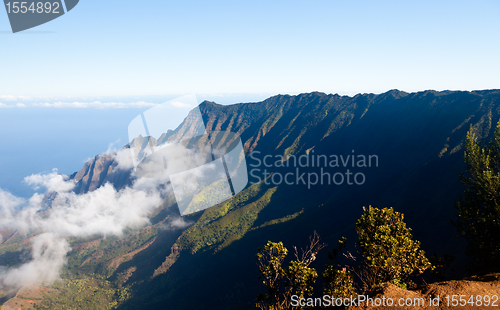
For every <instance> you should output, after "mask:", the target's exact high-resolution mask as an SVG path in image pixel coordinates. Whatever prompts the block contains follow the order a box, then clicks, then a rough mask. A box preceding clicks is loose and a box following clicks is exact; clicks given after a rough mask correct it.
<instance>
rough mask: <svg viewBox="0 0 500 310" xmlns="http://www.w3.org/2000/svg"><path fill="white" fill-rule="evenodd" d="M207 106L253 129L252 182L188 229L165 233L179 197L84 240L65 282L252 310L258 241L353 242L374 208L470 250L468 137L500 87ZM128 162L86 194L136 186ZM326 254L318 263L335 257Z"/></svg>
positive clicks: (168, 301) (132, 298)
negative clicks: (142, 223) (458, 229)
mask: <svg viewBox="0 0 500 310" xmlns="http://www.w3.org/2000/svg"><path fill="white" fill-rule="evenodd" d="M200 110H201V112H202V115H203V118H204V120H205V123H206V124H207V131H225V130H227V131H232V132H235V133H238V134H240V135H241V139H242V142H243V145H244V149H245V154H246V160H247V165H248V172H249V181H250V184H249V185H248V187H247V188H246V189H245V190H243V191H242V192H241V193H239V194H238V195H236V196H235V197H233V198H232V199H230V200H228V201H226V202H224V203H221V204H219V205H217V206H214V207H212V208H209V209H207V210H204V211H202V212H199V213H196V214H193V215H191V216H187V217H185V220H186V221H189V222H192V223H193V224H192V225H191V226H190V227H188V228H185V229H183V230H182V229H175V230H174V229H164V226H165V223H169V219H171V218H172V217H173V216H175V215H178V210H177V208H176V205H175V199H173V198H171V197H170V198H167V199H166V201H165V202H164V204H163V206H162V208H161V209H160V210H159V212H158V213H156V214H154V215H153V216H152V219H151V222H152V225H151V226H148V227H146V228H144V229H142V230H140V231H138V232H130V234H128V235H127V236H126V237H125V238H124V239H113V238H107V239H100V238H95V239H92V240H72V247H73V249H74V250H73V251H72V252H71V253H70V254H69V257H68V266H67V268H66V270H65V272H64V275H63V278H68V279H74V278H78V279H81V278H84V279H87V277H91V278H93V279H98V278H99V277H101V278H102V279H101V278H99V279H101V280H99V281H101V282H99V283H101V284H99V285H101V286H103V287H108V286H111V287H113V288H114V290H116V294H115V295H116V296H121V297H120V298H121V299H120V298H118V297H116V298H115V299H114V301H116V302H118V305H119V309H164V308H169V309H253V308H254V307H255V296H256V295H257V293H258V292H259V291H260V289H261V288H260V287H259V281H257V277H258V269H257V266H256V259H255V254H256V249H257V248H258V247H261V246H262V245H263V244H265V243H266V242H267V241H268V240H272V241H283V242H284V243H285V244H290V245H293V244H295V245H298V246H300V245H301V244H306V243H307V238H308V236H309V235H311V234H312V232H313V231H314V230H316V231H317V232H318V234H319V235H320V236H321V237H322V240H323V241H324V242H327V243H328V244H329V245H330V247H334V246H335V245H336V241H337V240H338V238H340V237H341V236H346V237H348V238H349V237H351V239H353V236H354V234H355V231H354V222H355V221H356V219H357V218H359V216H360V215H361V214H362V206H368V205H374V206H378V207H393V208H394V209H395V210H397V211H398V212H402V213H404V214H405V219H406V221H407V223H408V226H409V227H412V229H413V231H412V232H413V235H414V236H415V238H416V239H417V240H420V241H421V242H422V248H423V249H424V250H425V251H426V252H428V253H434V252H437V253H439V254H444V253H448V254H453V255H456V256H457V257H459V258H460V257H463V251H462V250H461V249H463V248H464V246H463V244H462V243H461V242H462V241H460V240H459V239H457V237H456V236H455V230H454V228H453V226H452V224H451V220H452V219H453V218H454V216H455V210H454V201H455V200H456V199H457V198H458V197H459V196H460V194H461V193H462V191H463V188H462V186H461V185H460V183H459V181H458V174H459V173H462V172H463V171H464V169H465V166H464V164H463V142H464V138H465V136H466V133H467V130H468V129H469V128H470V126H471V125H472V126H473V127H474V128H475V130H476V131H477V133H478V135H479V136H480V138H486V137H488V136H491V135H492V133H493V130H494V128H495V124H496V123H497V122H498V120H499V118H500V91H498V90H491V91H475V92H462V91H444V92H436V91H425V92H418V93H405V92H402V91H398V90H392V91H389V92H386V93H383V94H380V95H374V94H359V95H356V96H354V97H349V96H339V95H326V94H323V93H318V92H314V93H308V94H301V95H297V96H288V95H279V96H274V97H271V98H269V99H267V100H265V101H263V102H257V103H241V104H234V105H229V106H223V105H219V104H216V103H214V102H203V103H202V104H201V105H200ZM192 125H193V124H191V123H190V118H189V117H188V118H186V120H185V121H184V122H183V123H182V124H181V125H180V126H179V127H178V128H177V129H175V130H173V131H169V132H168V133H165V134H164V135H163V136H161V137H154V139H155V140H154V141H153V142H154V143H163V142H166V141H168V142H173V141H179V140H181V139H182V137H183V136H184V135H185V134H186V133H188V132H189V131H190V129H191V128H192ZM148 139H149V138H148V137H140V138H138V139H136V140H135V141H133V142H132V143H137V144H138V145H143V144H145V143H148V142H149V141H148ZM127 147H129V146H127ZM305 154H308V155H309V156H305ZM306 160H309V161H308V162H307V163H306ZM280 163H281V164H280ZM117 166H118V162H117V160H116V157H115V155H113V154H112V155H105V156H96V157H95V158H94V159H92V160H91V161H89V162H88V163H86V164H85V167H84V168H83V169H82V170H81V171H80V172H78V173H75V174H74V175H72V178H74V179H75V180H76V181H77V182H78V183H77V184H78V185H77V187H76V192H77V193H86V192H88V191H92V190H94V189H96V188H98V187H100V186H102V185H103V184H105V183H107V182H111V183H112V184H113V185H114V186H115V188H117V189H121V188H123V187H125V186H127V185H130V184H132V183H133V181H134V180H133V179H132V178H133V177H132V174H131V171H130V170H122V169H118V167H117ZM287 175H288V178H287ZM301 176H302V177H301ZM315 176H316V177H318V178H319V179H316V178H315ZM280 177H281V178H280ZM321 178H322V179H321ZM259 181H262V182H260V183H259ZM315 181H316V183H315V184H314V182H315ZM341 181H342V182H341ZM287 183H288V184H287ZM199 198H200V199H203V197H199ZM13 240H16V239H15V238H13ZM323 254H324V255H321V253H320V255H319V257H318V259H317V261H316V262H315V264H316V265H317V266H320V267H322V266H324V265H325V264H326V263H327V260H328V259H327V255H326V251H325V253H323ZM313 267H314V266H313ZM457 272H458V271H457ZM96 275H98V276H96ZM96 281H97V280H96ZM123 290H125V292H126V294H125V293H123Z"/></svg>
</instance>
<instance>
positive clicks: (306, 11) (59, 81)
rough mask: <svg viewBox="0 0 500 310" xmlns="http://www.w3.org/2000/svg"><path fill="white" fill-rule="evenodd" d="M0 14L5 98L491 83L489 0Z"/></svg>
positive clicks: (494, 17) (348, 90)
mask: <svg viewBox="0 0 500 310" xmlns="http://www.w3.org/2000/svg"><path fill="white" fill-rule="evenodd" d="M0 11H1V12H0V42H1V43H0V44H1V46H2V49H1V50H0V55H1V57H0V62H1V65H2V66H1V68H2V74H1V76H0V103H1V104H3V105H4V106H6V105H8V106H16V105H17V106H19V107H23V104H24V101H27V100H28V101H30V102H34V101H37V102H41V103H47V102H52V103H53V102H58V101H63V102H74V101H85V102H96V101H97V102H100V103H103V102H105V101H110V102H113V101H112V99H113V98H116V97H119V98H120V100H122V102H125V103H127V102H129V103H130V102H136V103H137V102H149V101H148V100H147V98H149V97H154V98H156V100H157V101H161V100H160V98H161V99H162V100H163V99H169V98H167V97H169V96H170V98H172V97H173V96H177V95H183V94H191V93H195V94H197V95H198V97H199V98H200V94H203V95H202V98H201V99H211V100H214V99H217V98H219V99H220V98H226V99H222V100H221V101H224V100H225V101H226V102H227V103H229V102H230V101H231V100H233V99H232V98H233V97H234V98H238V99H241V100H236V99H234V100H236V101H234V102H241V101H245V100H247V101H257V100H261V99H264V98H266V97H269V96H271V95H274V94H280V93H281V94H283V93H287V94H297V93H302V92H310V91H321V92H325V93H339V94H348V95H353V94H356V93H367V92H373V93H381V92H385V91H387V90H390V89H394V88H397V89H400V90H404V91H408V92H412V91H421V90H427V89H435V90H447V89H449V90H477V89H492V88H500V86H499V85H500V83H499V82H500V75H499V74H498V72H500V61H499V60H498V55H500V40H498V39H497V36H498V33H499V30H500V19H499V18H498V16H500V1H497V0H495V1H480V0H479V1H474V2H472V1H440V2H435V1H412V2H409V1H376V2H375V1H331V0H329V1H314V2H313V1H307V2H306V1H272V2H271V1H251V2H250V1H249V2H243V1H210V2H208V1H182V2H180V1H179V2H177V1H176V2H174V1H155V2H151V1H149V2H145V1H144V2H137V1H134V2H133V1H128V0H127V1H119V2H118V1H89V0H81V1H80V3H79V4H78V5H77V6H76V7H75V8H74V9H73V10H72V11H71V12H68V13H67V14H66V15H64V16H62V17H60V18H58V19H55V20H53V21H51V22H49V23H46V24H44V25H41V26H39V27H36V28H33V29H30V30H27V31H24V32H20V33H16V34H12V33H11V30H10V25H9V22H8V17H7V14H6V12H5V10H3V11H2V10H0ZM96 98H97V99H96ZM99 98H103V99H100V100H99ZM110 98H111V99H110ZM144 98H146V100H145V99H144ZM228 98H229V99H228ZM214 101H217V100H214ZM114 102H117V101H114ZM152 102H155V101H154V100H153V101H152ZM0 106H2V105H0ZM90 107H92V106H90ZM134 107H137V106H134Z"/></svg>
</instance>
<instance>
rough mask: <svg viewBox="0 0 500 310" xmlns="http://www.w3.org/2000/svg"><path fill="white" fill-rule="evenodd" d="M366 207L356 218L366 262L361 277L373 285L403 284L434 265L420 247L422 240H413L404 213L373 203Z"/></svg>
mask: <svg viewBox="0 0 500 310" xmlns="http://www.w3.org/2000/svg"><path fill="white" fill-rule="evenodd" d="M363 211H364V212H363V215H362V216H361V218H360V219H359V220H357V222H356V232H357V233H358V245H359V247H360V249H361V255H362V256H363V258H364V259H365V262H366V268H365V271H364V272H363V276H362V277H361V278H362V280H363V282H364V284H366V285H367V286H368V287H370V288H371V287H373V286H375V285H378V284H381V283H385V282H388V281H391V282H394V283H395V284H396V283H397V284H400V286H404V281H406V280H407V279H408V278H409V277H410V276H411V275H419V274H421V273H423V272H424V271H425V270H426V269H429V268H432V265H431V263H430V262H429V260H428V259H427V258H426V257H425V252H424V251H423V250H420V242H419V241H416V240H413V236H412V234H411V228H408V227H406V223H405V222H404V221H403V219H404V215H403V214H402V213H399V212H395V211H394V210H393V209H392V208H383V209H378V208H374V207H372V206H369V207H368V208H365V207H363Z"/></svg>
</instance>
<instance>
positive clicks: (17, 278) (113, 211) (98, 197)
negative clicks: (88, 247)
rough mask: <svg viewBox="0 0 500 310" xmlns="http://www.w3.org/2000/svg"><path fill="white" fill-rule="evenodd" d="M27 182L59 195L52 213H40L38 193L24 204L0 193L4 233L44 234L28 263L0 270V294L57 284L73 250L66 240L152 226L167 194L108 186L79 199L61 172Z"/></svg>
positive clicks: (139, 186)
mask: <svg viewBox="0 0 500 310" xmlns="http://www.w3.org/2000/svg"><path fill="white" fill-rule="evenodd" d="M25 182H26V183H27V184H29V185H31V186H34V187H35V188H41V187H44V188H46V189H47V192H56V193H57V195H56V196H55V198H54V200H53V201H52V207H51V209H50V212H48V213H44V214H40V212H39V211H40V210H41V208H42V207H43V206H42V202H43V200H44V195H41V194H35V195H33V196H32V197H31V198H30V199H28V200H26V199H22V198H18V197H15V196H14V195H12V194H10V193H8V192H5V191H3V190H1V189H0V228H2V229H8V230H17V231H19V232H21V233H23V234H25V235H28V234H30V233H34V232H39V233H40V234H39V235H37V237H35V238H33V239H32V240H31V243H32V250H31V252H32V260H31V261H30V262H28V263H25V264H23V265H21V266H20V267H18V268H11V269H5V268H3V270H0V289H2V287H4V288H8V289H16V288H20V287H22V286H23V285H28V284H35V283H48V284H50V283H53V282H54V281H55V280H56V279H58V277H59V274H60V271H61V269H62V268H63V266H64V264H65V263H66V255H67V253H68V252H69V251H70V248H69V246H68V242H67V241H66V238H68V237H88V236H94V235H100V236H111V235H113V236H122V234H123V231H124V230H125V229H127V228H132V229H136V228H140V227H143V226H145V225H147V224H149V216H150V215H151V213H152V211H153V210H154V209H156V208H157V207H159V206H160V205H161V202H162V194H165V193H164V192H162V191H159V190H157V189H156V188H155V187H151V186H146V185H147V184H146V183H144V182H142V183H140V184H137V185H134V186H132V187H127V188H125V189H123V190H120V191H116V190H115V189H114V187H113V186H112V185H111V184H110V183H107V184H105V185H104V186H102V187H100V188H98V189H96V190H95V191H93V192H89V193H87V194H84V195H77V194H75V193H74V192H70V191H71V189H73V187H74V182H73V181H72V180H68V178H67V177H66V176H62V175H60V174H58V173H57V170H54V171H53V172H52V173H49V174H45V175H40V174H38V175H31V176H29V177H26V178H25ZM151 185H154V186H156V185H157V184H151ZM163 191H164V190H163Z"/></svg>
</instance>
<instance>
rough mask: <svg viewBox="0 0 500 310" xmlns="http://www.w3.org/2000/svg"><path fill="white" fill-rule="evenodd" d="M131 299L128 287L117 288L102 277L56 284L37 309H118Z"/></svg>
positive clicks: (45, 294) (90, 277)
mask: <svg viewBox="0 0 500 310" xmlns="http://www.w3.org/2000/svg"><path fill="white" fill-rule="evenodd" d="M129 297H130V289H129V288H127V287H122V288H115V287H114V286H113V285H112V283H111V282H109V281H107V280H105V279H103V277H102V276H100V275H95V274H93V275H92V274H91V275H89V276H85V277H82V278H78V279H73V280H65V281H60V282H56V283H55V284H54V285H53V286H52V289H51V290H50V291H48V292H47V293H44V294H43V299H42V300H41V301H40V302H39V303H37V304H35V306H34V308H35V309H40V310H41V309H82V310H86V309H116V307H117V306H118V305H119V304H120V303H122V302H123V301H125V300H127V299H128V298H129Z"/></svg>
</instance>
